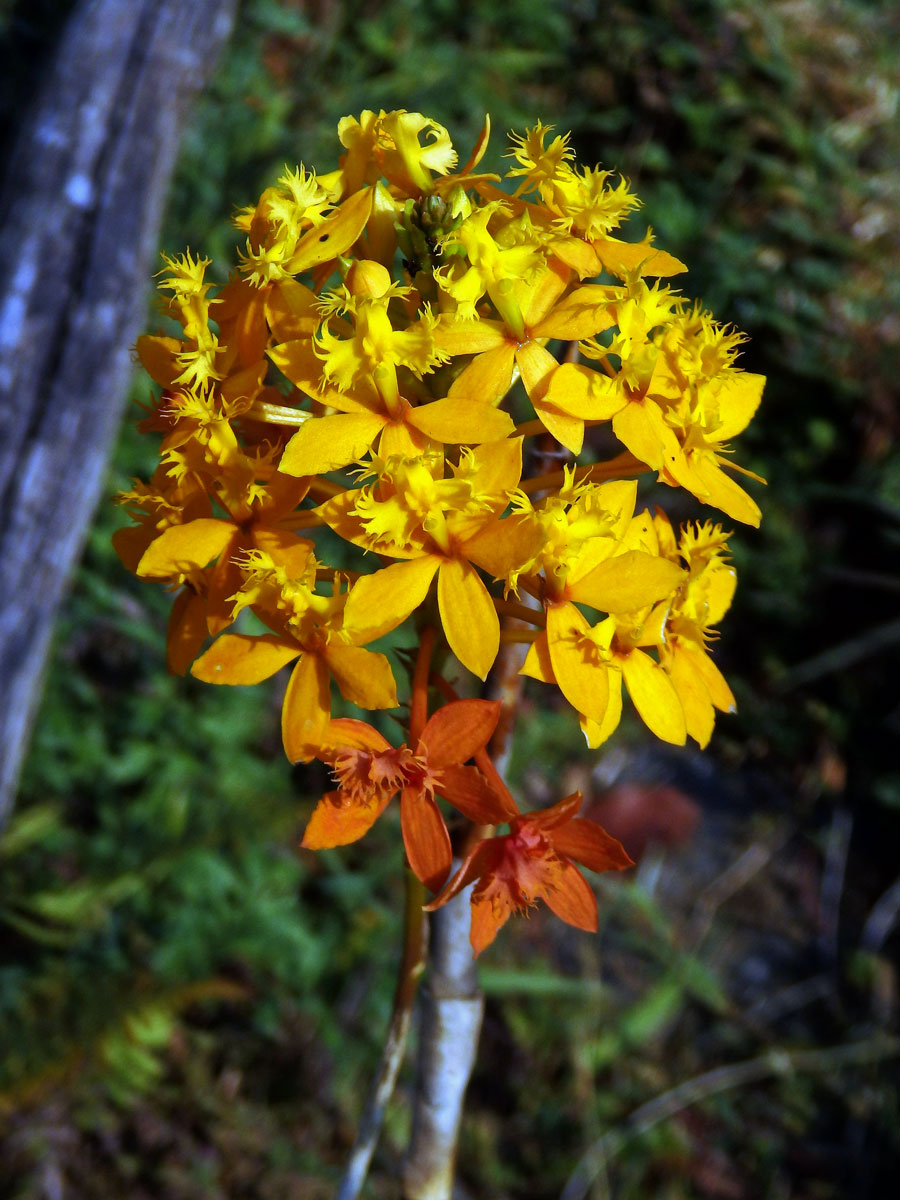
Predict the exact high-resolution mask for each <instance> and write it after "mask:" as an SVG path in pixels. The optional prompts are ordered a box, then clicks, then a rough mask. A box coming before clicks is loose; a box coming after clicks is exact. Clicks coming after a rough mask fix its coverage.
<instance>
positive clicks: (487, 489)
mask: <svg viewBox="0 0 900 1200" xmlns="http://www.w3.org/2000/svg"><path fill="white" fill-rule="evenodd" d="M472 461H473V462H474V463H475V465H476V467H477V476H476V480H475V487H476V489H477V491H478V492H480V493H482V494H487V495H494V496H501V495H503V494H504V493H505V492H511V491H512V490H513V488H516V487H518V486H519V480H520V478H521V476H522V439H521V438H504V439H503V441H499V442H485V443H484V444H483V445H481V446H478V447H476V449H475V450H473V451H472Z"/></svg>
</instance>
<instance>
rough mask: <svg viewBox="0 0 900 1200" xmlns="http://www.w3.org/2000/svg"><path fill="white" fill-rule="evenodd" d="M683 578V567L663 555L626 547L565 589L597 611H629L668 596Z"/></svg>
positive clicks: (573, 598)
mask: <svg viewBox="0 0 900 1200" xmlns="http://www.w3.org/2000/svg"><path fill="white" fill-rule="evenodd" d="M683 578H684V571H683V570H682V569H681V568H680V567H679V566H678V565H677V564H676V563H673V562H670V561H669V559H667V558H656V557H655V556H654V555H652V554H644V553H643V552H642V551H640V550H626V552H625V553H624V554H618V555H616V557H615V558H608V559H607V560H606V561H605V562H602V563H600V565H599V566H598V567H595V568H594V569H593V570H592V571H590V572H589V573H588V574H587V575H585V576H584V578H583V579H580V580H578V582H577V583H574V584H570V585H569V588H568V593H569V598H570V599H571V600H575V601H577V602H578V603H579V604H589V605H590V606H591V608H596V609H598V610H599V611H600V612H607V613H609V612H614V613H625V612H633V611H634V610H635V609H638V608H644V607H645V606H646V605H648V604H653V603H655V602H656V601H657V600H662V599H663V597H664V596H668V595H669V593H670V592H672V591H674V590H675V588H676V587H678V585H679V583H680V582H681V580H682V579H683Z"/></svg>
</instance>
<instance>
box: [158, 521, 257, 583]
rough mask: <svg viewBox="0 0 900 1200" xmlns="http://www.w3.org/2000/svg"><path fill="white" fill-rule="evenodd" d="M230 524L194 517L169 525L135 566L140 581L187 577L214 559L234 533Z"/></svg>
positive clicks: (232, 525)
mask: <svg viewBox="0 0 900 1200" xmlns="http://www.w3.org/2000/svg"><path fill="white" fill-rule="evenodd" d="M235 528H236V527H235V524H234V522H233V521H217V520H216V519H215V518H213V517H198V518H197V520H196V521H188V522H186V524H184V525H170V526H169V528H168V529H165V530H163V532H162V533H161V534H160V535H159V537H158V538H156V540H155V541H153V542H151V543H150V545H149V546H148V547H147V549H146V550H145V551H144V554H143V557H142V558H141V561H140V562H139V563H138V568H137V573H138V575H140V577H141V578H142V579H168V578H170V577H171V576H172V575H180V574H187V573H188V572H189V571H196V570H198V569H201V568H203V567H205V566H206V564H207V563H209V562H211V561H212V560H213V559H214V558H218V557H219V555H220V554H221V553H222V551H223V550H224V549H225V548H226V547H227V546H228V543H229V542H230V541H231V539H232V537H233V536H234V533H235Z"/></svg>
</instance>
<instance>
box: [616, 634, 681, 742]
mask: <svg viewBox="0 0 900 1200" xmlns="http://www.w3.org/2000/svg"><path fill="white" fill-rule="evenodd" d="M620 661H621V663H622V674H623V675H624V676H625V686H626V687H627V688H628V695H629V696H630V697H631V701H632V703H633V704H634V707H635V708H636V709H637V711H638V714H639V715H640V718H641V720H642V721H643V722H644V724H645V725H646V726H647V728H648V729H649V730H651V732H653V733H655V734H656V736H657V737H658V738H662V740H663V741H664V742H672V743H673V744H674V745H676V746H683V745H684V743H685V741H686V740H687V730H686V729H685V724H684V710H683V709H682V707H681V701H680V700H679V699H678V693H677V692H676V691H675V688H674V687H673V686H672V681H671V679H669V677H668V675H667V674H666V673H665V671H664V670H663V669H662V667H661V666H660V665H659V663H656V662H654V661H653V659H652V658H651V657H650V655H649V654H646V653H645V652H644V651H643V650H632V651H631V653H630V654H625V655H623V656H622V658H621V660H620Z"/></svg>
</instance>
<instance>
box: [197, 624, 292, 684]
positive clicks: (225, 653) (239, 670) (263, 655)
mask: <svg viewBox="0 0 900 1200" xmlns="http://www.w3.org/2000/svg"><path fill="white" fill-rule="evenodd" d="M300 653H301V649H300V647H299V646H298V645H297V644H296V643H291V642H286V641H285V640H284V639H283V638H280V637H277V636H276V635H275V634H271V633H264V634H263V635H262V636H261V637H249V636H248V635H247V634H246V633H223V634H222V636H221V637H219V638H216V640H215V641H214V642H213V644H212V645H211V646H210V648H209V649H208V650H207V651H206V653H205V654H201V656H200V657H199V658H198V659H197V661H196V662H195V663H194V665H193V666H192V667H191V674H192V675H193V676H194V678H195V679H202V680H203V682H204V683H229V684H242V685H244V684H252V683H261V682H262V681H263V680H264V679H268V678H269V677H270V676H271V675H274V674H275V672H276V671H280V670H281V668H282V667H283V666H285V665H286V664H287V663H289V662H293V661H294V659H295V658H297V657H298V655H299V654H300Z"/></svg>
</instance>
